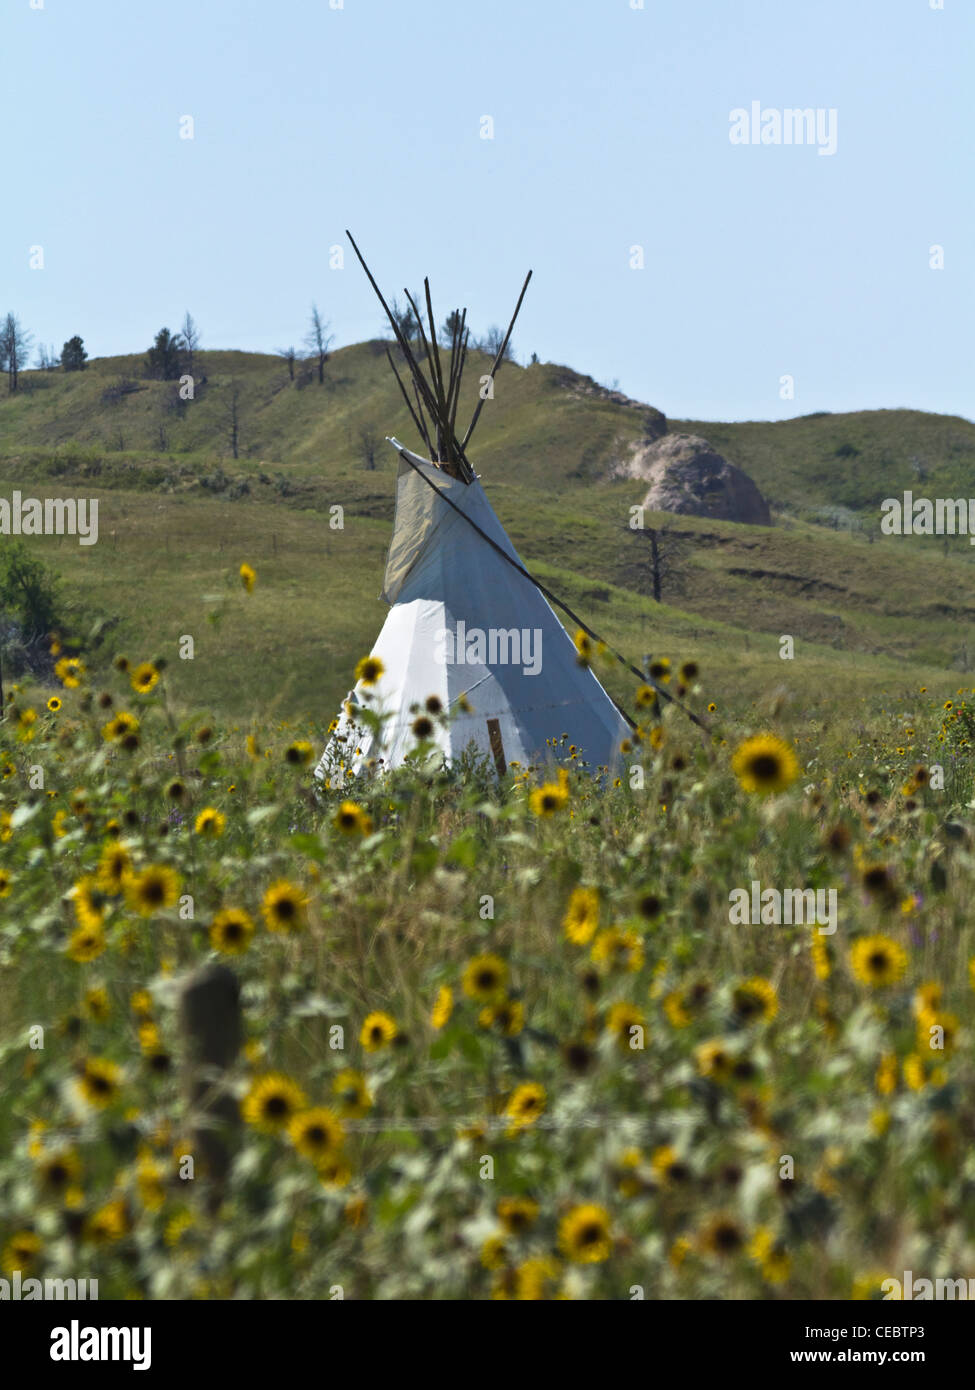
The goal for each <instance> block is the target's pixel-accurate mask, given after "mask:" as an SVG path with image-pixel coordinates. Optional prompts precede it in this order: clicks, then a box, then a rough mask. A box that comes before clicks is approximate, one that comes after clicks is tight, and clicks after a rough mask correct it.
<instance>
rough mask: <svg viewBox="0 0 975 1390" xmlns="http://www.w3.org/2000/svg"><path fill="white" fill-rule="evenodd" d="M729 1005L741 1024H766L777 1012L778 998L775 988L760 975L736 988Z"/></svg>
mask: <svg viewBox="0 0 975 1390" xmlns="http://www.w3.org/2000/svg"><path fill="white" fill-rule="evenodd" d="M731 1003H732V1007H733V1009H734V1011H735V1016H736V1017H737V1018H739V1019H741V1021H742V1022H743V1023H753V1022H756V1021H758V1022H761V1023H768V1022H770V1021H771V1020H772V1019H773V1018H774V1017H775V1015H776V1014H777V1013H778V1011H779V996H778V995H777V994H776V992H775V987H774V986H773V985H772V983H771V981H770V980H766V979H764V978H763V977H762V976H761V975H755V976H753V977H752V978H751V979H750V980H744V981H742V983H741V984H740V985H738V986H736V988H735V990H734V993H733V994H732V996H731Z"/></svg>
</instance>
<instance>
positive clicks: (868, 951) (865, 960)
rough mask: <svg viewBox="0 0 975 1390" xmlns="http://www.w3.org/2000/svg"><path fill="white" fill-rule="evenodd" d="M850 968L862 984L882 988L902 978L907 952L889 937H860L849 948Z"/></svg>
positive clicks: (905, 966)
mask: <svg viewBox="0 0 975 1390" xmlns="http://www.w3.org/2000/svg"><path fill="white" fill-rule="evenodd" d="M850 968H851V969H852V971H853V973H854V975H855V976H856V978H857V979H858V980H859V981H860V982H861V983H862V984H865V985H872V986H873V987H874V988H875V989H879V988H884V987H885V986H887V985H894V984H896V983H897V981H898V980H899V979H901V977H902V976H903V974H904V972H905V970H906V969H907V952H906V951H905V950H904V947H903V946H901V945H900V943H899V942H897V941H893V940H892V939H891V938H890V937H889V936H883V935H881V934H879V933H878V934H876V935H874V936H862V937H861V938H860V939H859V941H855V942H854V943H853V945H852V946H851V947H850Z"/></svg>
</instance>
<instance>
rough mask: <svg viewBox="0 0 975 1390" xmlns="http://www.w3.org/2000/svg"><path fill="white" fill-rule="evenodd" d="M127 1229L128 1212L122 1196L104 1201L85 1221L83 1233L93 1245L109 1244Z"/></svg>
mask: <svg viewBox="0 0 975 1390" xmlns="http://www.w3.org/2000/svg"><path fill="white" fill-rule="evenodd" d="M128 1230H129V1214H128V1211H127V1209H126V1205H125V1202H124V1201H123V1200H122V1198H120V1197H119V1198H116V1199H115V1201H113V1202H106V1204H105V1206H103V1207H100V1208H99V1209H98V1211H96V1212H94V1213H93V1214H92V1215H91V1216H90V1217H89V1218H88V1221H87V1222H86V1223H85V1235H86V1236H87V1237H88V1239H89V1240H90V1241H92V1242H93V1243H94V1244H95V1245H110V1244H111V1243H112V1242H113V1241H116V1240H121V1239H122V1237H123V1236H124V1235H126V1234H127V1232H128Z"/></svg>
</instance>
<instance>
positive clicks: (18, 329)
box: [0, 313, 33, 395]
mask: <svg viewBox="0 0 975 1390" xmlns="http://www.w3.org/2000/svg"><path fill="white" fill-rule="evenodd" d="M32 342H33V339H32V337H31V335H30V334H29V333H28V332H27V331H26V329H25V328H24V326H23V324H22V323H21V322H20V319H18V317H17V315H16V314H13V313H8V314H7V316H6V317H5V318H4V320H3V323H2V324H0V371H4V372H6V373H7V390H8V391H9V392H10V394H11V395H13V393H14V392H15V391H16V390H17V378H18V376H19V374H20V372H21V371H22V370H23V368H24V367H26V365H27V362H28V359H29V358H30V349H31V344H32Z"/></svg>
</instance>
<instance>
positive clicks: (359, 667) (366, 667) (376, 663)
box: [355, 656, 386, 685]
mask: <svg viewBox="0 0 975 1390" xmlns="http://www.w3.org/2000/svg"><path fill="white" fill-rule="evenodd" d="M385 670H386V667H385V666H384V665H383V663H382V662H381V661H380V659H379V657H378V656H364V657H363V658H362V660H361V661H359V662H358V663H357V664H356V668H355V678H356V681H357V683H359V684H361V685H376V684H377V683H378V682H379V680H380V679H381V678H382V676H383V673H384V672H385Z"/></svg>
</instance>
